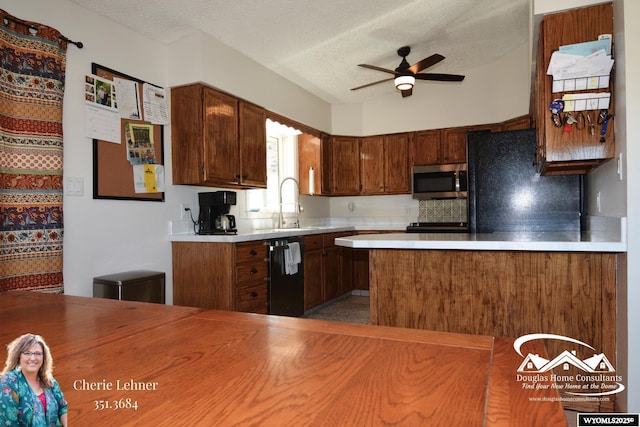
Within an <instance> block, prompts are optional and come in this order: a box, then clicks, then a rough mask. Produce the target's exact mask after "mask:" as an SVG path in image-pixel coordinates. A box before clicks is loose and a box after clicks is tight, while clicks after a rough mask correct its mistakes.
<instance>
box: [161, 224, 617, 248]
mask: <svg viewBox="0 0 640 427" xmlns="http://www.w3.org/2000/svg"><path fill="white" fill-rule="evenodd" d="M588 225H589V229H590V230H591V231H589V232H582V233H580V232H515V233H475V234H474V233H405V232H404V229H405V227H406V225H404V224H395V223H394V224H389V223H386V224H384V223H380V224H339V225H317V226H307V227H302V228H288V229H257V230H252V229H249V230H246V231H242V230H241V231H239V232H238V234H235V235H210V236H201V235H197V234H194V233H193V232H178V233H176V232H174V233H170V240H171V241H172V242H210V243H240V242H248V241H252V240H268V239H278V238H286V237H293V236H307V235H313V234H324V233H339V232H349V231H353V232H354V235H353V236H347V237H341V238H337V239H336V244H337V245H339V246H345V247H349V248H355V249H436V250H437V249H443V250H507V251H576V252H626V251H627V243H626V219H625V218H622V219H621V218H614V219H611V218H604V217H590V218H589V223H588ZM369 230H378V231H385V232H386V233H380V234H362V235H359V236H357V235H355V233H356V232H358V231H369ZM389 231H392V232H391V233H388V232H389Z"/></svg>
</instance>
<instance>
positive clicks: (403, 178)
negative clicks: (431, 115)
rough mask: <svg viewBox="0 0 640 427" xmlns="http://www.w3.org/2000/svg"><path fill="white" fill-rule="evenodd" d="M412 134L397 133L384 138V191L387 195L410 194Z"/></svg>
mask: <svg viewBox="0 0 640 427" xmlns="http://www.w3.org/2000/svg"><path fill="white" fill-rule="evenodd" d="M410 140H411V134H409V133H397V134H391V135H385V136H384V160H385V162H384V189H385V194H409V193H410V192H411V174H410V168H409V142H410Z"/></svg>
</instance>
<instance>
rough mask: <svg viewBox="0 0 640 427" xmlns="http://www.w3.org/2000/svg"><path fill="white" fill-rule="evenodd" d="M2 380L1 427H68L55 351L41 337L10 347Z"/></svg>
mask: <svg viewBox="0 0 640 427" xmlns="http://www.w3.org/2000/svg"><path fill="white" fill-rule="evenodd" d="M7 352H8V354H7V361H6V362H5V366H4V370H3V371H2V373H1V375H2V376H1V377H0V425H3V426H15V425H26V426H33V427H45V426H46V427H50V426H64V427H66V426H67V402H66V401H65V399H64V395H63V394H62V390H60V386H59V385H58V382H57V381H56V380H55V379H54V378H53V359H52V357H51V351H50V350H49V347H48V346H47V344H46V343H45V341H44V339H43V338H42V337H41V336H40V335H34V334H24V335H21V336H19V337H18V338H16V339H15V340H13V341H12V342H11V343H9V345H8V346H7Z"/></svg>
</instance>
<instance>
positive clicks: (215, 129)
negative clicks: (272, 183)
mask: <svg viewBox="0 0 640 427" xmlns="http://www.w3.org/2000/svg"><path fill="white" fill-rule="evenodd" d="M171 121H172V126H171V145H172V150H171V151H172V156H173V183H174V184H191V185H204V186H216V187H232V188H235V187H242V188H251V187H253V188H266V186H267V171H266V168H267V166H266V164H267V160H266V151H267V148H266V130H265V110H264V109H262V108H260V107H258V106H255V105H253V104H250V103H247V102H245V101H242V100H238V99H237V98H234V97H233V96H230V95H227V94H225V93H222V92H219V91H216V90H214V89H212V88H209V87H207V86H204V85H201V84H193V85H187V86H180V87H176V88H173V89H172V90H171Z"/></svg>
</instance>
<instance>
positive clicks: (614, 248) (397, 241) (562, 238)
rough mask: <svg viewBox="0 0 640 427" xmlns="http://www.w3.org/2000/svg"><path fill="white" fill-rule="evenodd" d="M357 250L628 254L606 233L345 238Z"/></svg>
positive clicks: (342, 240)
mask: <svg viewBox="0 0 640 427" xmlns="http://www.w3.org/2000/svg"><path fill="white" fill-rule="evenodd" d="M336 245H338V246H346V247H349V248H356V249H436V250H438V249H439V250H494V251H501V250H505V251H571V252H574V251H575V252H626V250H627V244H626V242H624V241H622V240H621V239H620V236H619V235H615V234H613V233H604V232H600V233H597V232H591V233H587V232H583V233H580V232H539V233H536V232H526V233H525V232H521V233H477V234H471V233H389V234H369V235H360V236H350V237H341V238H338V239H336Z"/></svg>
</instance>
